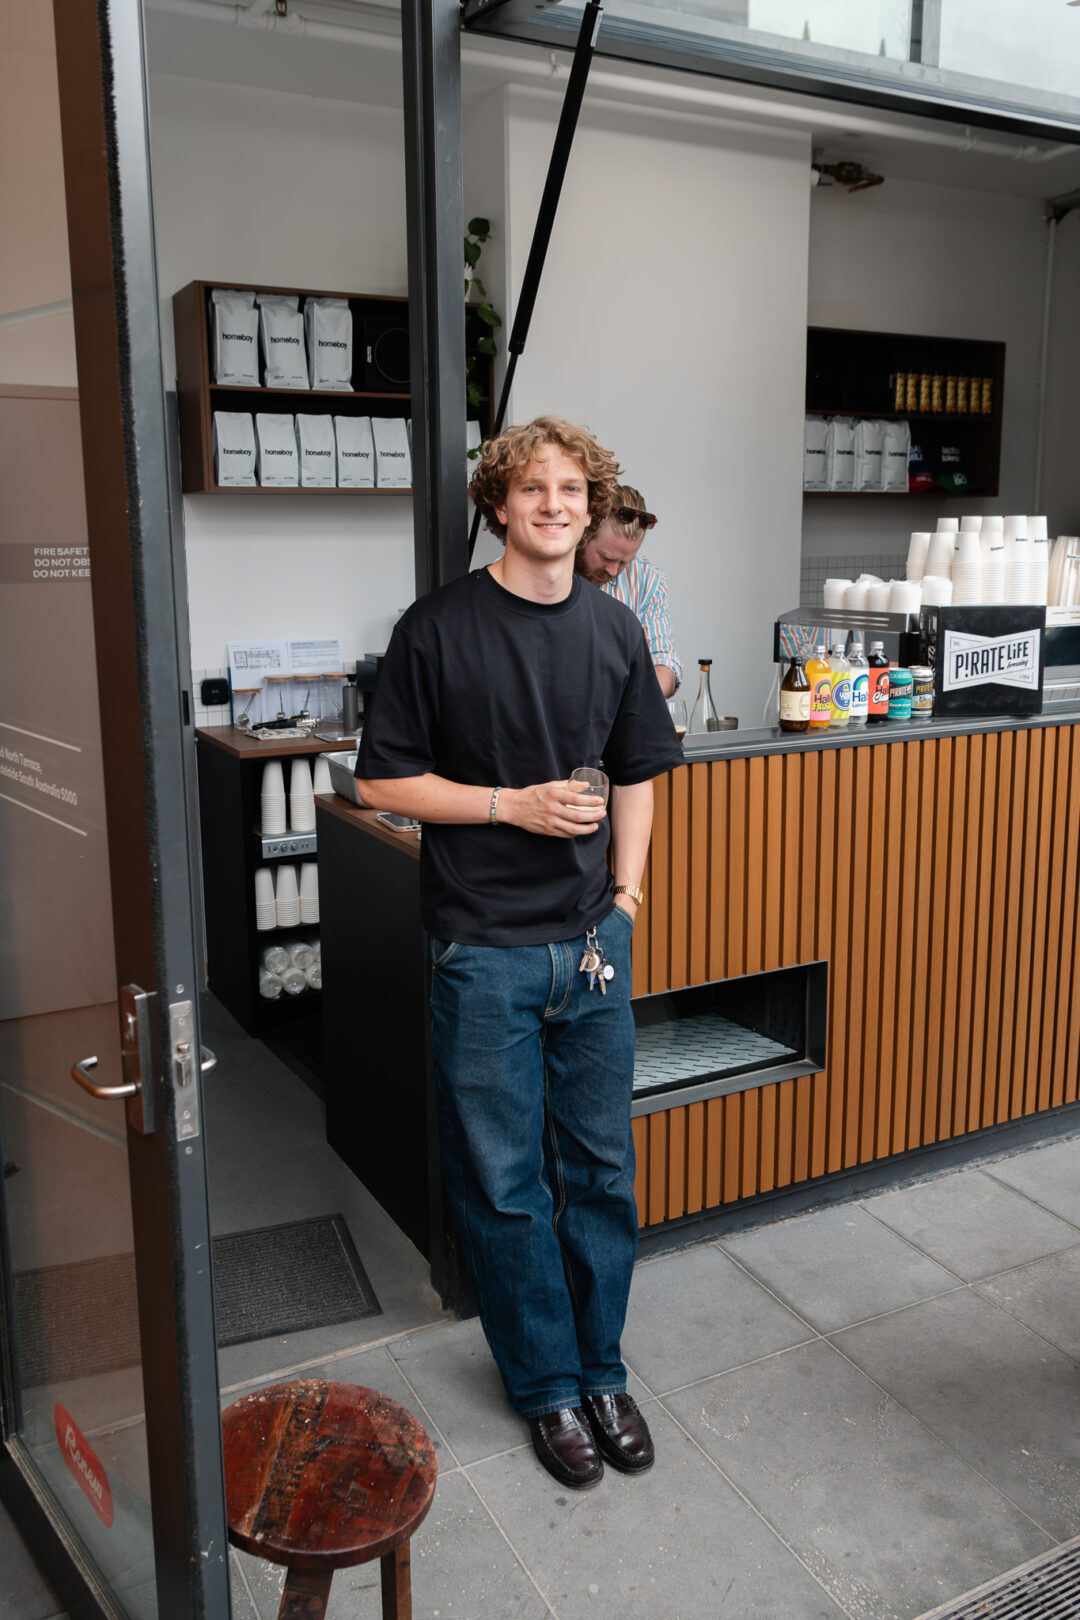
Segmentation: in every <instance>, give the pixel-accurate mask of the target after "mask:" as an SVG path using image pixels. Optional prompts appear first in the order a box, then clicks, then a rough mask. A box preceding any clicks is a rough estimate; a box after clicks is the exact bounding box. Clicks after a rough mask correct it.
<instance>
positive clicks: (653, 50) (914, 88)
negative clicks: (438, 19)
mask: <svg viewBox="0 0 1080 1620" xmlns="http://www.w3.org/2000/svg"><path fill="white" fill-rule="evenodd" d="M474 8H475V10H474ZM582 10H583V3H582V0H561V3H557V4H553V5H549V6H547V8H546V9H544V10H540V11H537V10H536V9H535V7H534V6H533V5H532V4H531V3H520V4H519V3H516V0H509V3H508V4H507V5H506V6H504V7H500V8H495V7H492V8H491V12H490V15H489V14H488V13H487V12H483V11H480V10H479V0H469V4H468V5H467V8H466V17H467V20H468V22H469V23H470V24H471V25H474V26H477V27H485V28H488V29H490V30H491V31H492V32H495V33H505V34H518V35H521V36H522V37H525V38H529V39H533V40H537V41H541V42H542V41H544V40H545V39H552V40H556V39H557V40H559V41H560V42H561V43H568V36H569V35H570V33H571V32H572V31H575V30H576V29H577V27H578V25H579V23H580V20H581V14H582ZM599 48H600V51H601V53H603V54H606V55H611V56H621V57H624V58H626V59H628V60H631V61H638V62H656V63H662V64H664V65H666V66H680V65H685V66H686V67H691V68H694V69H696V70H697V71H704V72H708V71H710V63H711V64H712V68H711V71H713V72H715V73H716V74H717V75H719V76H722V77H725V78H733V79H740V78H744V79H747V80H751V81H755V82H765V83H769V82H774V83H777V84H786V85H790V86H791V87H792V88H798V80H799V79H800V78H803V79H809V80H811V81H813V82H814V83H815V85H817V86H821V85H826V86H827V85H830V84H831V85H835V86H836V88H837V91H838V92H842V93H843V95H844V96H845V98H847V99H853V100H856V101H859V100H865V101H867V102H874V101H876V100H877V101H879V100H881V99H882V98H883V97H888V98H889V99H890V101H895V99H896V98H901V99H902V100H904V99H906V100H908V101H909V102H910V104H911V111H912V112H930V113H932V112H933V111H934V109H935V108H936V107H950V108H955V109H961V110H963V111H965V112H968V113H970V115H971V121H972V122H973V123H977V122H979V121H980V120H982V121H984V122H985V121H1001V120H1002V119H1007V120H1009V121H1010V122H1018V123H1020V124H1027V125H1030V126H1031V129H1032V133H1036V132H1038V131H1039V130H1040V129H1041V131H1042V132H1044V133H1045V134H1046V135H1048V136H1049V137H1051V138H1053V137H1054V136H1056V135H1057V136H1060V135H1065V136H1066V137H1071V138H1074V139H1075V137H1076V134H1077V132H1078V131H1080V94H1078V81H1077V74H1076V62H1077V59H1078V56H1080V9H1077V8H1073V7H1070V6H1069V5H1068V4H1067V3H1066V0H1033V4H1032V5H1030V6H1024V7H1021V6H1017V5H1015V4H1014V3H1013V0H985V3H983V0H874V3H871V4H866V5H863V4H855V3H854V0H608V3H607V4H606V5H605V11H604V21H603V26H602V29H601V34H600V41H599Z"/></svg>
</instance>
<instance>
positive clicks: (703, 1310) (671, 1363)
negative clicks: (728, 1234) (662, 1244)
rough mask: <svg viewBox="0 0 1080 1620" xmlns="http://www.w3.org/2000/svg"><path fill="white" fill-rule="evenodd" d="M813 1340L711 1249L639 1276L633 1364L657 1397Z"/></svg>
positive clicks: (657, 1264) (653, 1265)
mask: <svg viewBox="0 0 1080 1620" xmlns="http://www.w3.org/2000/svg"><path fill="white" fill-rule="evenodd" d="M810 1337H811V1329H809V1328H808V1327H806V1326H805V1324H804V1323H802V1322H800V1321H799V1319H798V1318H797V1317H796V1316H793V1315H792V1313H791V1312H790V1311H788V1310H786V1309H785V1307H784V1306H783V1305H781V1304H779V1303H778V1301H777V1300H775V1299H773V1298H772V1296H771V1295H770V1294H767V1293H766V1292H765V1290H764V1288H761V1287H760V1286H759V1285H758V1284H757V1283H756V1282H754V1280H753V1278H752V1277H748V1276H747V1275H746V1273H745V1272H744V1271H741V1270H740V1269H739V1267H738V1266H736V1265H735V1264H734V1263H733V1262H732V1261H731V1260H729V1259H728V1257H727V1255H726V1254H723V1253H721V1251H720V1250H719V1249H718V1248H715V1247H714V1246H713V1245H709V1246H708V1247H706V1248H703V1249H692V1250H690V1251H689V1252H688V1253H685V1254H676V1255H669V1256H666V1257H665V1258H664V1259H662V1260H655V1261H652V1262H650V1263H649V1264H648V1265H644V1266H639V1267H638V1268H637V1270H636V1271H635V1272H634V1283H633V1287H632V1288H631V1290H630V1309H629V1311H628V1312H627V1317H626V1331H625V1333H624V1334H623V1356H624V1358H625V1360H626V1363H627V1365H628V1366H630V1367H632V1368H633V1370H634V1371H635V1372H636V1373H637V1374H638V1375H639V1376H640V1377H641V1378H642V1379H643V1380H644V1382H645V1383H646V1384H647V1385H648V1386H649V1388H650V1389H651V1390H652V1391H653V1392H654V1393H655V1394H658V1395H659V1394H662V1393H663V1392H664V1391H665V1390H669V1389H677V1388H678V1387H679V1385H680V1384H689V1383H693V1382H695V1381H696V1380H697V1379H699V1378H708V1377H709V1376H710V1375H711V1374H712V1373H717V1372H725V1371H726V1370H727V1369H728V1368H729V1367H737V1366H739V1365H740V1364H741V1363H742V1362H744V1361H753V1360H755V1359H756V1357H758V1356H767V1355H770V1354H771V1353H772V1352H773V1351H774V1350H783V1349H786V1348H787V1347H788V1346H789V1345H792V1344H798V1343H799V1342H800V1341H801V1340H803V1339H808V1338H810Z"/></svg>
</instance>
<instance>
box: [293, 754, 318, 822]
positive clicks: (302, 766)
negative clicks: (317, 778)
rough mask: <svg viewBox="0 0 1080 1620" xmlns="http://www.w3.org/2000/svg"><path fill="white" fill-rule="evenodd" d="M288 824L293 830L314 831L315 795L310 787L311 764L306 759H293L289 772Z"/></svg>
mask: <svg viewBox="0 0 1080 1620" xmlns="http://www.w3.org/2000/svg"><path fill="white" fill-rule="evenodd" d="M289 826H290V827H291V828H292V830H293V832H314V831H315V796H314V793H313V792H312V787H311V766H310V765H309V764H308V762H307V760H306V759H303V758H301V759H294V760H293V761H292V769H291V770H290V772H289Z"/></svg>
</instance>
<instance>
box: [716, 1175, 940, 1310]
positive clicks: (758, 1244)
mask: <svg viewBox="0 0 1080 1620" xmlns="http://www.w3.org/2000/svg"><path fill="white" fill-rule="evenodd" d="M721 1248H723V1249H725V1250H726V1251H727V1252H728V1254H731V1255H734V1257H735V1259H736V1260H738V1261H740V1262H741V1264H742V1265H744V1266H746V1267H747V1268H748V1270H750V1271H752V1272H753V1274H754V1276H755V1277H758V1278H760V1280H761V1281H762V1282H763V1283H765V1284H766V1286H767V1287H769V1288H771V1289H772V1290H773V1292H774V1293H776V1294H779V1296H780V1298H781V1299H782V1300H783V1301H784V1302H785V1304H788V1305H790V1306H791V1307H792V1309H793V1310H796V1311H798V1313H799V1315H800V1316H802V1317H805V1319H806V1320H807V1321H808V1322H810V1323H812V1324H813V1326H814V1327H816V1328H817V1329H818V1331H819V1332H821V1333H831V1332H833V1331H834V1330H835V1329H836V1328H840V1327H846V1326H848V1324H849V1323H851V1322H861V1321H863V1320H864V1319H865V1318H866V1317H868V1316H878V1315H880V1314H881V1313H882V1312H883V1311H892V1310H895V1309H896V1308H897V1307H898V1306H900V1305H911V1304H914V1302H915V1301H916V1300H919V1299H927V1298H928V1297H929V1296H930V1295H932V1294H941V1293H944V1292H945V1290H946V1289H949V1288H955V1287H957V1280H956V1278H955V1277H954V1276H952V1274H951V1273H950V1272H948V1271H944V1270H943V1269H942V1268H941V1266H939V1265H936V1264H935V1263H934V1261H933V1260H928V1259H927V1258H926V1256H925V1255H923V1254H920V1253H919V1251H918V1250H917V1249H913V1248H912V1247H911V1245H910V1244H909V1243H905V1242H904V1240H903V1238H900V1237H897V1235H896V1233H895V1232H891V1231H887V1230H886V1229H885V1227H883V1226H881V1225H880V1223H879V1222H877V1221H875V1220H874V1219H872V1217H871V1216H869V1215H867V1214H866V1212H865V1211H864V1210H862V1209H860V1208H859V1207H858V1205H857V1204H844V1205H842V1206H840V1207H838V1208H835V1209H824V1210H821V1211H819V1212H818V1213H817V1214H816V1215H804V1216H803V1217H802V1218H801V1219H799V1220H795V1221H783V1222H779V1223H777V1224H776V1225H775V1226H766V1227H761V1228H760V1229H759V1230H758V1231H756V1232H747V1233H745V1234H744V1235H743V1236H741V1237H734V1238H726V1239H725V1240H724V1242H723V1243H722V1244H721Z"/></svg>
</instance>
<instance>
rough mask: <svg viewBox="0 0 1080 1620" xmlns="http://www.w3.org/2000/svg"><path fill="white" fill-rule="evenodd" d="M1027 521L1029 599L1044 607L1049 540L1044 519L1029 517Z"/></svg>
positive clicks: (1048, 566) (1046, 592)
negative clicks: (1029, 555) (1029, 554)
mask: <svg viewBox="0 0 1080 1620" xmlns="http://www.w3.org/2000/svg"><path fill="white" fill-rule="evenodd" d="M1027 521H1028V545H1029V546H1030V547H1031V557H1030V560H1029V563H1028V570H1029V578H1028V584H1029V585H1030V587H1031V597H1030V600H1031V601H1032V602H1034V603H1035V604H1036V605H1037V606H1042V607H1045V606H1046V603H1047V601H1048V600H1049V595H1048V592H1049V585H1050V542H1049V540H1048V538H1047V529H1046V519H1045V517H1029V518H1028V520H1027Z"/></svg>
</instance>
